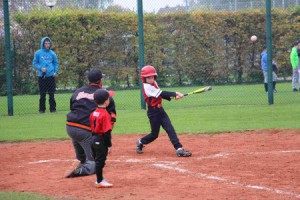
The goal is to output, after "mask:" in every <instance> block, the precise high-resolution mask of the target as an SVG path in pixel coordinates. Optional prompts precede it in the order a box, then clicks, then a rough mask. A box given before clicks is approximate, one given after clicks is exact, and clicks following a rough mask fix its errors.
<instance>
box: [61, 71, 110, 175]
mask: <svg viewBox="0 0 300 200" xmlns="http://www.w3.org/2000/svg"><path fill="white" fill-rule="evenodd" d="M88 80H89V85H87V86H83V87H81V88H79V89H77V90H76V91H75V92H74V94H73V95H72V97H71V99H70V110H71V111H70V112H69V113H68V114H67V124H66V130H67V133H68V135H69V137H70V138H71V139H72V143H73V146H74V149H75V153H76V158H77V160H78V161H80V163H78V161H77V162H75V163H74V164H73V165H72V166H71V167H70V169H68V170H67V171H66V173H65V176H64V177H65V178H72V177H77V176H86V175H91V174H95V161H94V155H93V153H92V147H91V145H92V132H91V126H90V122H89V117H90V114H91V113H92V112H93V111H94V110H95V109H96V108H97V104H96V102H95V101H94V92H95V91H96V90H98V89H101V88H102V73H101V71H99V70H92V71H90V72H89V73H88ZM109 98H110V103H109V105H108V106H107V108H106V110H107V111H108V112H109V114H110V115H111V123H112V127H113V125H114V123H115V121H116V107H115V102H114V100H113V98H112V97H109Z"/></svg>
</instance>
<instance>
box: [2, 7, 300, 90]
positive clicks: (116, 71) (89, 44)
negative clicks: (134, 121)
mask: <svg viewBox="0 0 300 200" xmlns="http://www.w3.org/2000/svg"><path fill="white" fill-rule="evenodd" d="M299 10H300V9H299V8H298V9H295V10H272V27H273V28H272V38H273V50H274V55H275V56H274V59H275V60H276V61H277V63H278V66H279V71H278V75H279V76H281V77H287V76H290V69H291V66H290V63H289V50H290V49H291V44H292V43H293V42H294V41H295V40H297V39H299V38H297V37H299V34H298V30H299V28H300V19H299V13H300V12H299ZM12 19H13V21H14V23H13V24H14V28H13V29H12V40H13V48H14V49H13V76H14V91H15V93H18V94H26V93H36V91H37V90H36V89H32V88H36V79H35V76H36V72H35V70H34V69H33V67H32V59H33V55H34V52H35V51H36V50H38V49H39V48H40V40H41V38H42V37H44V36H49V37H51V38H52V40H53V42H54V43H53V49H54V51H55V52H56V53H57V55H58V57H59V63H60V76H59V84H58V85H59V87H61V88H68V87H79V86H82V85H84V84H85V83H86V71H88V70H89V69H92V68H99V69H101V70H102V71H103V72H104V73H105V74H106V81H107V83H108V84H109V85H111V86H114V87H118V86H120V85H121V86H123V87H134V86H138V84H139V75H138V74H139V67H138V66H139V64H138V55H139V54H138V24H137V23H138V19H137V16H136V14H135V13H119V14H117V13H101V12H97V11H87V10H84V11H83V10H53V11H52V10H50V11H33V12H31V13H29V14H26V13H17V14H14V15H13V17H12ZM265 20H266V15H265V11H264V10H259V9H258V10H245V11H238V12H227V11H226V12H225V11H223V12H201V11H197V12H178V13H170V14H161V15H158V14H156V15H155V14H146V15H145V16H144V31H145V33H144V36H145V63H146V64H150V65H153V66H155V67H156V68H157V70H158V73H159V77H158V79H159V80H158V81H159V82H160V85H161V86H168V85H184V84H195V85H199V84H220V85H222V84H228V83H230V84H240V83H257V82H261V80H262V75H261V72H260V53H261V51H262V46H264V44H265V43H266V39H265V38H266V36H265V35H266V34H265V32H266V30H265V29H266V28H265V27H266V25H265V24H266V21H265ZM251 35H257V36H258V41H257V42H255V43H252V42H250V39H249V38H250V37H251ZM0 47H2V46H1V45H0ZM0 63H5V62H4V56H3V55H2V54H1V55H0ZM1 65H3V64H1ZM4 74H5V67H2V66H1V70H0V76H1V77H3V75H4ZM4 85H5V81H3V79H1V81H0V88H2V87H4Z"/></svg>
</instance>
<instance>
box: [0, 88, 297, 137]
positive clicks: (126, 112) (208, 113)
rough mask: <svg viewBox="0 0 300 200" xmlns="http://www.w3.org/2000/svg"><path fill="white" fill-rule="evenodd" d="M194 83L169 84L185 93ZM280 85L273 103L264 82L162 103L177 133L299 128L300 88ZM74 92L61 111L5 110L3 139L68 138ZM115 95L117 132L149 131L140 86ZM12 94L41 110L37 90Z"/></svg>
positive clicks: (0, 128)
mask: <svg viewBox="0 0 300 200" xmlns="http://www.w3.org/2000/svg"><path fill="white" fill-rule="evenodd" d="M195 88H196V87H194V88H169V89H168V90H170V91H182V92H183V93H185V92H188V91H191V90H194V89H195ZM277 89H278V93H276V94H274V103H275V104H274V105H268V99H267V94H266V93H265V92H263V91H261V90H262V86H261V85H259V86H258V85H243V86H242V85H240V86H218V87H213V90H212V91H211V92H207V93H203V94H198V95H192V96H189V97H186V98H184V99H181V100H179V101H175V100H172V101H171V102H168V101H164V102H163V104H164V107H165V109H166V111H167V113H168V114H169V116H170V118H171V120H172V123H173V125H174V127H175V129H176V131H177V132H178V133H179V134H182V133H188V134H199V133H220V132H232V131H245V130H254V129H255V130H257V129H298V128H300V123H299V122H298V117H299V115H298V112H297V110H300V98H299V97H300V92H298V93H295V92H291V89H290V84H278V87H277ZM70 96H71V94H58V95H57V104H58V105H59V106H58V107H59V109H58V110H59V111H58V112H57V113H54V114H52V113H46V114H19V115H15V116H1V117H0V141H30V140H55V139H59V140H63V139H68V136H67V134H66V131H65V121H66V114H67V113H68V103H69V98H70ZM25 98H26V105H27V106H26V107H25V108H24V105H23V104H22V101H23V100H22V99H25ZM114 99H115V102H116V105H117V115H118V119H117V123H116V124H115V128H114V130H113V134H134V133H148V132H149V130H150V125H149V122H148V118H147V116H146V111H145V110H142V109H140V107H141V104H140V93H139V90H126V91H116V95H115V97H114ZM14 100H15V101H14V104H15V107H14V110H16V111H17V110H19V109H20V110H21V109H23V110H24V109H26V110H28V112H29V113H36V111H37V110H38V109H37V107H36V106H37V105H36V104H37V100H38V97H37V96H17V97H15V98H14ZM3 102H4V98H3V97H1V105H3ZM21 105H22V106H21ZM1 108H3V107H1ZM62 108H64V109H62ZM60 110H63V111H60ZM2 112H3V111H2ZM161 132H164V130H161Z"/></svg>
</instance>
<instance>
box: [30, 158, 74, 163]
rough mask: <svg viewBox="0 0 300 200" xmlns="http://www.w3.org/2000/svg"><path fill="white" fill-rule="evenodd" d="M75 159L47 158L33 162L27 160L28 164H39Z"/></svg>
mask: <svg viewBox="0 0 300 200" xmlns="http://www.w3.org/2000/svg"><path fill="white" fill-rule="evenodd" d="M73 161H76V160H70V159H69V160H62V159H49V160H38V161H34V162H29V163H28V164H40V163H51V162H73Z"/></svg>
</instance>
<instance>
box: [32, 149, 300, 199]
mask: <svg viewBox="0 0 300 200" xmlns="http://www.w3.org/2000/svg"><path fill="white" fill-rule="evenodd" d="M299 152H300V150H285V151H269V152H248V153H228V152H221V153H218V154H214V155H211V156H206V157H198V158H197V159H200V160H201V159H210V158H220V157H224V158H225V157H228V156H229V155H237V154H240V155H242V154H243V155H245V154H248V155H251V154H280V153H299ZM73 161H75V160H74V159H72V160H70V159H67V160H62V159H49V160H39V161H35V162H29V164H40V163H50V162H73ZM107 161H109V162H126V163H147V162H150V163H154V164H152V165H153V166H155V167H158V168H163V169H170V170H173V171H178V172H180V173H186V174H189V175H192V176H196V177H202V178H206V179H210V180H215V181H219V182H223V183H228V184H232V185H238V186H242V187H246V188H250V189H256V190H264V191H269V192H272V193H277V194H281V195H287V196H291V197H294V198H300V194H297V193H293V192H287V191H284V190H280V189H275V188H269V187H265V186H257V185H249V184H246V183H241V182H237V181H230V180H227V179H225V178H222V177H218V176H212V175H209V174H205V173H198V172H196V173H195V172H190V171H188V170H186V169H182V168H178V167H174V165H177V164H179V163H181V162H177V161H176V162H174V161H157V160H156V159H155V158H152V159H135V158H129V159H124V160H119V159H118V160H107Z"/></svg>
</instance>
